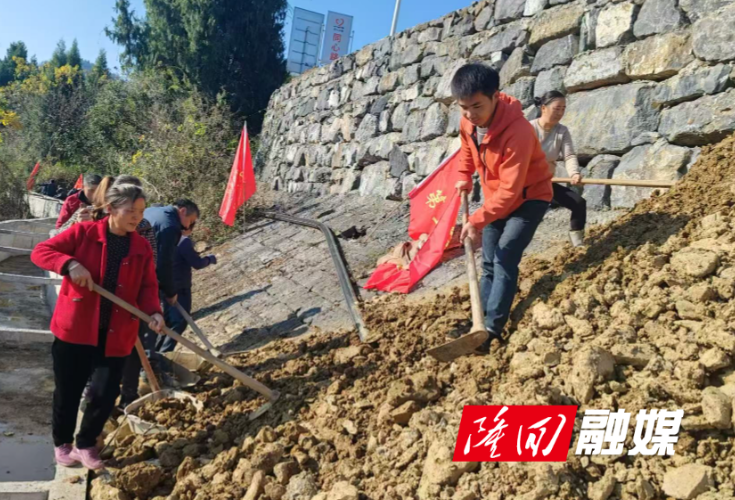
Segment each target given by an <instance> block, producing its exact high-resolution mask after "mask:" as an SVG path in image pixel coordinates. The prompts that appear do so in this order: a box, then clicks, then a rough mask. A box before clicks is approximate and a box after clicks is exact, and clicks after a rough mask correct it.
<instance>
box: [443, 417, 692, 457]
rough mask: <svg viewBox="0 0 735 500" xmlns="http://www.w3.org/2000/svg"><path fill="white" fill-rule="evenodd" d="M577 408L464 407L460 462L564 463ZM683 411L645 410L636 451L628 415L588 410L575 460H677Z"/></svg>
mask: <svg viewBox="0 0 735 500" xmlns="http://www.w3.org/2000/svg"><path fill="white" fill-rule="evenodd" d="M576 413H577V407H576V406H465V407H464V411H463V412H462V420H461V421H460V424H459V432H458V434H457V443H456V445H455V448H454V458H453V460H454V461H455V462H565V461H566V460H567V455H568V452H569V444H570V442H571V438H572V431H573V429H574V419H575V416H576ZM683 416H684V411H683V410H676V411H669V410H650V411H646V410H640V411H639V412H638V414H637V416H636V419H635V431H634V433H633V442H632V446H631V444H630V443H629V449H627V450H626V449H625V440H626V437H627V434H628V427H629V424H630V420H631V415H630V413H626V412H625V410H618V411H616V412H611V411H610V410H586V411H585V414H584V417H583V419H582V426H581V429H580V431H579V439H578V442H577V448H576V450H575V454H576V455H622V454H627V455H644V456H650V455H661V456H663V455H669V456H670V455H674V445H675V444H676V443H677V441H678V439H679V437H678V434H679V428H680V426H681V419H682V417H683Z"/></svg>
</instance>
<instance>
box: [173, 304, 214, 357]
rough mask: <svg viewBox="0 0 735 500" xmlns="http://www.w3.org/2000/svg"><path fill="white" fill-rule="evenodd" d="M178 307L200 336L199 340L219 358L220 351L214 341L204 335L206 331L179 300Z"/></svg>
mask: <svg viewBox="0 0 735 500" xmlns="http://www.w3.org/2000/svg"><path fill="white" fill-rule="evenodd" d="M175 307H176V309H177V310H178V311H179V314H181V316H182V317H183V318H184V319H185V320H186V322H187V323H188V324H189V326H190V327H191V329H192V330H194V333H195V334H196V336H197V337H199V340H201V341H202V344H204V346H205V347H206V348H207V350H208V351H209V352H211V353H212V354H213V355H214V356H217V357H218V358H219V357H221V354H220V352H219V351H218V350H217V349H215V347H214V346H213V345H212V343H211V342H210V341H209V339H208V338H207V337H206V335H204V332H203V331H202V330H201V328H199V326H198V325H197V324H196V323H195V322H194V318H192V317H191V316H190V315H189V313H188V312H186V309H184V308H183V307H182V305H181V304H179V303H178V302H177V303H176V306H175Z"/></svg>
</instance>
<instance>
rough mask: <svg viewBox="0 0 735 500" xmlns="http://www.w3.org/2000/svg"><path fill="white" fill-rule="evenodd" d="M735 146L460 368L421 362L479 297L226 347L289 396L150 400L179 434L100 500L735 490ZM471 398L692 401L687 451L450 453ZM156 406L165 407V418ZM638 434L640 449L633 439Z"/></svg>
mask: <svg viewBox="0 0 735 500" xmlns="http://www.w3.org/2000/svg"><path fill="white" fill-rule="evenodd" d="M733 179H735V138H728V139H726V140H724V141H723V142H722V143H720V144H718V145H716V146H707V147H705V148H703V152H702V155H701V156H700V158H699V160H698V162H697V164H696V165H695V166H694V167H693V169H692V170H691V172H690V173H689V174H688V175H687V176H686V177H685V179H684V180H683V181H682V182H681V183H680V184H679V185H677V186H676V187H675V188H674V189H672V190H671V191H670V192H668V193H667V194H665V195H663V196H660V197H655V198H652V199H650V200H647V201H644V202H641V203H639V204H638V205H637V206H636V207H635V208H634V209H633V210H632V211H631V212H630V213H628V214H627V215H625V216H623V217H621V218H620V219H618V220H617V221H615V222H613V223H611V224H609V225H608V226H605V227H603V228H601V229H599V230H597V231H595V233H594V234H593V235H592V241H593V243H592V244H591V246H590V247H588V248H586V249H577V250H573V251H572V250H570V251H569V252H566V253H563V254H561V255H559V256H558V257H556V258H555V259H554V260H552V261H541V260H533V259H531V260H529V261H527V262H526V263H525V265H524V271H523V276H522V283H521V289H522V292H521V294H520V296H519V298H518V301H517V303H516V306H515V311H514V317H513V322H512V325H511V327H510V328H509V331H510V335H509V337H508V343H507V344H506V345H504V346H494V347H493V349H492V352H491V354H490V355H487V356H473V357H466V358H462V359H459V360H457V361H456V363H453V364H451V365H443V364H439V363H437V362H436V361H434V360H433V359H431V358H430V357H428V356H426V354H425V351H426V349H427V348H428V347H431V346H434V345H437V344H439V343H441V342H443V341H444V339H445V335H446V334H447V333H448V332H449V331H451V330H454V329H460V330H466V329H467V328H468V326H469V301H468V295H467V291H466V289H465V290H461V289H455V290H451V291H448V292H447V293H445V294H443V295H437V296H436V297H434V298H432V299H431V300H428V301H427V300H424V301H420V302H416V301H411V300H410V297H408V298H406V297H395V296H385V297H381V298H378V299H376V300H374V301H372V302H370V303H368V304H366V305H365V319H366V321H367V323H368V325H369V327H370V329H371V330H373V331H374V332H376V333H378V334H380V335H381V338H380V340H378V341H377V342H375V343H373V344H371V345H360V344H359V343H358V341H357V339H356V337H355V336H354V335H352V334H347V333H333V332H322V333H316V334H314V335H311V336H309V337H307V338H305V339H296V340H291V341H278V342H273V343H271V344H269V345H268V346H267V347H264V348H262V349H260V350H257V351H250V352H248V353H245V354H241V355H238V356H236V357H232V358H230V360H231V361H233V362H234V363H235V364H237V365H238V366H240V367H242V369H243V370H245V371H246V372H248V373H252V374H253V375H254V376H256V377H257V378H258V379H259V380H261V381H262V382H264V383H266V384H267V385H269V386H270V387H272V388H275V389H278V390H279V391H281V393H282V394H283V395H282V397H281V399H280V400H279V401H278V402H277V403H276V405H275V406H274V407H273V408H272V409H271V410H270V411H269V412H267V413H266V414H265V415H263V416H261V417H260V418H259V419H257V420H255V421H253V422H251V421H249V419H248V415H249V413H250V412H252V411H253V410H255V409H256V408H257V407H258V406H259V405H260V404H262V403H263V401H262V399H259V398H256V397H255V394H254V393H252V392H251V391H249V390H246V389H245V388H243V387H241V386H240V384H239V383H236V382H233V380H232V379H231V378H230V377H229V376H227V375H224V374H222V373H219V372H208V373H205V374H204V380H203V382H202V383H201V384H200V385H198V386H197V387H195V388H194V389H193V391H192V392H193V393H194V394H195V395H196V397H197V398H198V399H199V400H201V401H202V402H203V403H204V410H203V411H202V412H201V413H200V414H197V413H196V412H195V410H194V408H193V407H192V406H188V405H185V404H182V403H173V402H167V401H164V402H161V403H157V404H156V405H154V406H152V407H149V408H146V409H145V411H146V412H147V413H148V414H149V415H150V418H155V420H156V421H158V422H159V423H161V424H164V425H165V426H167V427H169V430H168V432H166V433H164V434H158V435H150V436H132V435H131V436H128V437H126V438H124V439H123V440H122V441H121V442H120V443H119V444H117V445H116V446H114V447H113V449H112V450H111V451H110V452H108V453H110V454H111V456H112V461H111V464H112V465H113V467H112V468H111V471H112V476H111V477H109V478H107V479H104V478H103V479H98V480H96V481H95V483H94V485H93V491H92V497H93V498H95V499H101V498H117V499H125V498H129V499H130V498H141V499H146V498H157V499H158V500H162V499H164V498H167V499H169V500H175V499H178V500H184V499H186V500H204V499H210V498H211V499H233V500H234V499H237V500H239V499H246V500H268V499H270V500H350V499H355V500H357V499H358V498H362V499H375V500H378V499H386V500H387V499H420V500H428V499H446V500H450V499H451V500H473V499H479V498H482V499H497V500H499V499H509V498H518V499H523V500H541V499H544V498H551V499H569V498H591V499H595V500H605V499H608V498H615V499H639V500H650V499H654V498H668V497H670V498H682V499H688V498H698V499H702V500H715V499H720V498H722V499H724V498H732V497H733V495H735V491H733V484H735V451H734V448H733V444H735V439H734V438H733V421H732V414H733V404H735V403H733V398H735V366H734V365H733V361H732V356H733V355H735V334H733V333H732V331H733V330H732V326H733V325H732V322H733V320H735V302H732V299H733V297H735V236H733V229H735V182H734V181H733ZM466 404H579V405H580V406H581V407H580V413H579V414H578V419H577V422H576V428H578V426H579V423H580V422H581V414H582V412H583V411H584V409H586V408H609V409H613V410H615V409H618V408H623V409H625V410H626V411H628V412H630V413H631V414H635V413H637V411H638V410H639V409H647V410H649V409H678V408H682V409H683V410H684V411H685V418H684V423H683V425H682V431H681V433H680V438H679V442H678V444H677V445H676V454H675V455H674V456H673V457H657V456H655V457H642V456H636V457H630V456H627V455H622V456H605V457H591V458H587V457H577V456H575V455H574V454H573V450H574V449H575V446H576V438H577V433H575V435H574V437H573V443H572V447H571V451H570V454H569V457H568V460H567V462H566V463H560V464H536V465H534V464H495V463H483V464H477V463H452V462H451V455H452V449H453V446H454V439H455V437H456V432H457V427H458V424H459V419H460V416H461V408H462V406H463V405H466ZM154 416H155V417H154ZM633 430H634V426H633V425H631V426H630V428H629V435H628V438H627V440H626V447H629V446H630V444H631V443H632V432H633Z"/></svg>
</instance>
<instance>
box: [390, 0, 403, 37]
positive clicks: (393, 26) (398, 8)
mask: <svg viewBox="0 0 735 500" xmlns="http://www.w3.org/2000/svg"><path fill="white" fill-rule="evenodd" d="M400 11H401V0H396V9H395V10H394V11H393V24H391V27H390V36H393V35H395V34H396V26H397V25H398V14H399V13H400Z"/></svg>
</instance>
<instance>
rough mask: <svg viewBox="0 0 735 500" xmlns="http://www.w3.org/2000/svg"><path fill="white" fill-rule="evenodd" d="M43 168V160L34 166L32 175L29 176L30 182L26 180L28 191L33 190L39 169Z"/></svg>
mask: <svg viewBox="0 0 735 500" xmlns="http://www.w3.org/2000/svg"><path fill="white" fill-rule="evenodd" d="M40 169H41V162H40V161H39V162H36V166H35V167H33V172H31V176H30V177H28V182H26V188H27V189H28V191H32V190H33V186H34V185H35V184H36V175H38V171H39V170H40Z"/></svg>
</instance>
